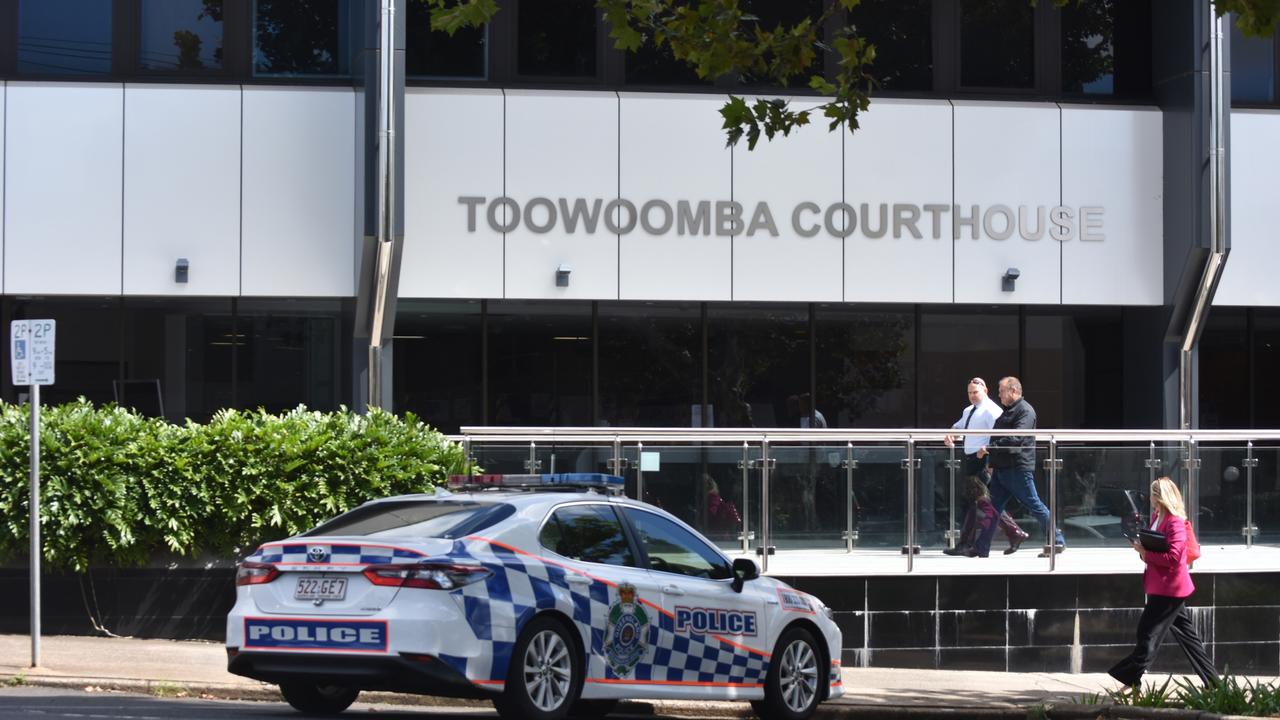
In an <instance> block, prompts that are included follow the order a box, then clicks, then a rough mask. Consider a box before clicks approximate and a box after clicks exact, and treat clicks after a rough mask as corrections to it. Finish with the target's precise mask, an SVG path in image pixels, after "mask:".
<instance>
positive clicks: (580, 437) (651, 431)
mask: <svg viewBox="0 0 1280 720" xmlns="http://www.w3.org/2000/svg"><path fill="white" fill-rule="evenodd" d="M947 435H952V436H956V437H961V436H965V435H990V436H1027V435H1029V436H1032V437H1035V438H1036V439H1037V440H1040V439H1043V440H1044V441H1046V442H1047V441H1048V440H1049V438H1051V437H1052V438H1054V439H1056V440H1058V441H1059V442H1062V441H1066V442H1150V441H1155V442H1189V441H1193V440H1194V441H1197V442H1199V443H1201V444H1204V443H1205V442H1247V441H1250V440H1253V441H1258V440H1263V441H1280V430H1156V429H1146V430H1141V429H1138V430H1129V429H1125V430H1078V429H1063V428H1037V429H1034V430H994V429H990V430H958V429H952V428H865V429H862V428H813V429H810V428H652V427H648V428H646V427H633V428H616V427H611V428H596V427H494V426H465V427H463V428H462V429H461V430H460V432H459V433H458V434H456V435H450V436H449V437H450V439H453V440H456V441H458V442H461V441H462V440H463V439H471V440H475V439H481V438H483V439H484V440H489V441H492V440H505V441H510V442H522V443H523V442H547V441H554V442H583V443H594V442H608V443H612V442H614V440H615V439H616V440H620V441H622V442H637V441H638V442H646V443H648V442H663V441H666V442H733V443H741V442H761V441H763V440H764V439H765V438H766V437H767V438H768V439H769V442H770V443H796V442H813V443H823V444H826V443H846V442H859V441H862V442H895V441H896V442H906V441H907V440H913V441H916V442H920V441H926V442H927V441H931V440H935V441H939V442H941V441H942V439H943V438H944V437H945V436H947Z"/></svg>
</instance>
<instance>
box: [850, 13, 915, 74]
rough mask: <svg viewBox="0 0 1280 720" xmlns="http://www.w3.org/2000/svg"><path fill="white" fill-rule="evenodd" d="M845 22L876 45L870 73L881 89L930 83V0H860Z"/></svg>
mask: <svg viewBox="0 0 1280 720" xmlns="http://www.w3.org/2000/svg"><path fill="white" fill-rule="evenodd" d="M849 24H850V25H852V26H853V27H854V28H856V29H857V31H858V32H859V33H860V34H861V35H862V36H863V37H865V38H866V39H867V40H869V41H870V42H871V43H872V44H874V45H875V46H876V61H875V63H874V64H873V65H872V66H871V70H870V72H871V74H872V76H874V77H875V78H876V80H877V81H878V82H879V83H880V87H881V88H882V89H884V90H929V89H931V88H932V87H933V3H932V2H930V0H863V1H862V2H860V3H858V5H857V6H856V7H854V8H853V10H851V11H850V12H849Z"/></svg>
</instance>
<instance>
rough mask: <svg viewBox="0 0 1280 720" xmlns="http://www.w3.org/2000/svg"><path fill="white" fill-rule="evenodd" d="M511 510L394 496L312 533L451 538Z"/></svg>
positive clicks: (480, 527)
mask: <svg viewBox="0 0 1280 720" xmlns="http://www.w3.org/2000/svg"><path fill="white" fill-rule="evenodd" d="M514 512H515V508H513V507H512V506H510V505H508V504H506V503H480V502H471V501H450V500H397V501H391V502H383V503H377V504H374V505H368V506H365V507H359V508H356V509H355V510H352V511H351V512H349V513H346V514H345V515H339V516H338V517H336V518H334V519H332V520H330V521H328V522H326V523H323V524H321V525H320V526H319V527H317V528H316V529H314V530H311V531H310V532H307V533H304V535H303V537H312V536H316V535H357V536H365V537H379V536H383V535H397V536H400V535H410V536H415V537H434V538H446V539H450V540H452V539H454V538H459V537H463V536H465V535H470V534H471V533H474V532H479V531H480V530H483V529H485V528H487V527H490V526H492V525H494V524H496V523H498V522H499V521H501V520H504V519H506V518H508V517H510V516H511V515H512V513H514Z"/></svg>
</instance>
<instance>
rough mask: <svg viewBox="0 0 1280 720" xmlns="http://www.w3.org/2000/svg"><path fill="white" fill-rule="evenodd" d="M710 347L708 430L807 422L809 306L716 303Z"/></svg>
mask: <svg viewBox="0 0 1280 720" xmlns="http://www.w3.org/2000/svg"><path fill="white" fill-rule="evenodd" d="M707 346H708V347H707V353H708V358H707V360H708V370H709V375H710V378H709V381H708V382H709V384H708V393H709V395H710V404H711V407H710V413H709V414H710V417H709V418H707V422H706V423H704V424H705V425H706V426H707V427H800V423H801V419H802V418H803V419H807V418H808V413H807V412H804V413H802V412H801V402H802V397H803V396H804V395H806V394H808V393H809V311H808V307H807V306H804V305H793V306H785V305H774V306H770V305H760V306H751V305H747V304H740V305H734V306H732V307H722V306H717V305H712V306H711V307H710V309H709V310H708V313H707ZM819 409H821V408H819Z"/></svg>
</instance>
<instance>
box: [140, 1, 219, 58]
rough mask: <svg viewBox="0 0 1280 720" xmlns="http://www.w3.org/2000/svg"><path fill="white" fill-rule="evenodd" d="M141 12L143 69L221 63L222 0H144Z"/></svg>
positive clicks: (141, 56)
mask: <svg viewBox="0 0 1280 720" xmlns="http://www.w3.org/2000/svg"><path fill="white" fill-rule="evenodd" d="M141 15H142V31H141V33H140V36H139V38H138V43H139V60H138V64H139V66H141V67H142V68H143V69H144V70H217V69H220V68H221V67H222V27H223V26H222V0H142V8H141Z"/></svg>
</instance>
